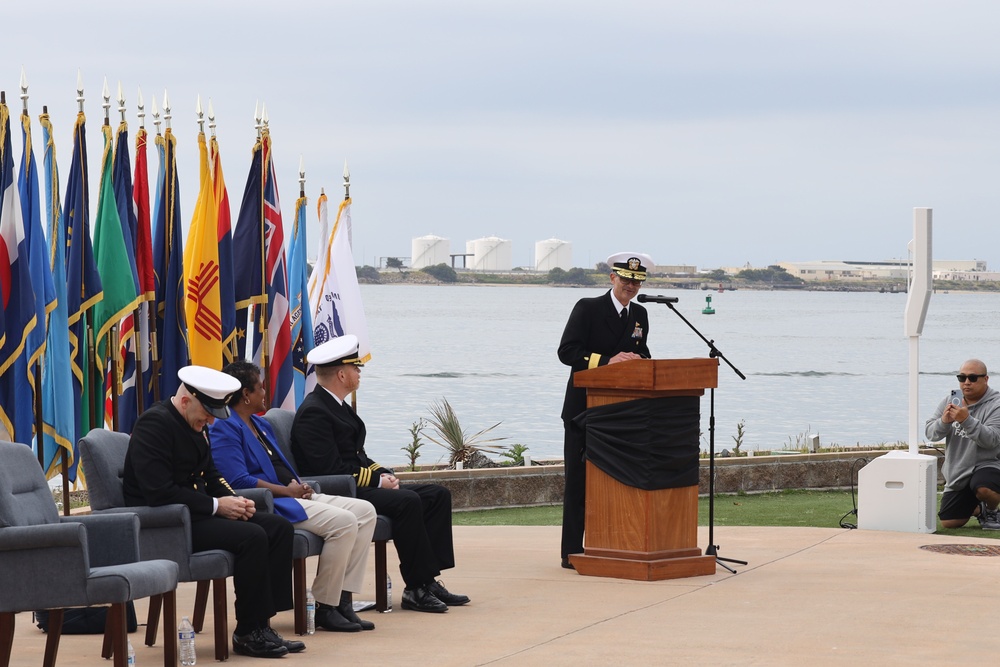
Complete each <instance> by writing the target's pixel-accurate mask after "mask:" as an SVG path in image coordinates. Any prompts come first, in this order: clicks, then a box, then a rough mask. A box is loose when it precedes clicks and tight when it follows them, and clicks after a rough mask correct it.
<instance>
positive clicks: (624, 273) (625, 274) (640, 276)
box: [614, 267, 646, 280]
mask: <svg viewBox="0 0 1000 667" xmlns="http://www.w3.org/2000/svg"><path fill="white" fill-rule="evenodd" d="M614 272H615V273H617V274H618V275H619V276H621V277H622V278H628V279H629V280H645V279H646V272H645V271H630V270H628V269H620V268H618V267H615V269H614Z"/></svg>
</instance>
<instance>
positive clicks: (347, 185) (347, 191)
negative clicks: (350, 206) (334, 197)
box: [344, 158, 351, 199]
mask: <svg viewBox="0 0 1000 667" xmlns="http://www.w3.org/2000/svg"><path fill="white" fill-rule="evenodd" d="M350 198H351V172H350V170H349V169H348V168H347V158H344V199H350Z"/></svg>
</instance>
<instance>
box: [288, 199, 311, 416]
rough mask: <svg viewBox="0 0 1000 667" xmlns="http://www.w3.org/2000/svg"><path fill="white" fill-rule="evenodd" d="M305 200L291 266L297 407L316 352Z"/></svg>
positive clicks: (298, 213)
mask: <svg viewBox="0 0 1000 667" xmlns="http://www.w3.org/2000/svg"><path fill="white" fill-rule="evenodd" d="M307 202H308V200H307V199H306V198H305V197H299V199H298V201H296V202H295V231H294V232H292V249H291V252H290V253H289V254H290V255H291V259H290V260H289V266H288V286H289V289H288V300H289V311H290V313H291V321H292V366H293V368H294V372H295V405H296V406H298V405H299V404H300V403H302V399H303V398H304V397H305V389H306V355H308V354H309V351H310V350H312V349H313V346H314V342H315V339H314V337H313V326H312V311H311V309H310V308H309V265H308V264H307V262H306V204H307Z"/></svg>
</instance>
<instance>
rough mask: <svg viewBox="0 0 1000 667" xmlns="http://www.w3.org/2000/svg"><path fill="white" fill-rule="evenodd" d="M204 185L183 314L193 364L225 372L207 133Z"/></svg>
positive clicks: (191, 232) (188, 247)
mask: <svg viewBox="0 0 1000 667" xmlns="http://www.w3.org/2000/svg"><path fill="white" fill-rule="evenodd" d="M198 153H199V158H200V160H199V162H200V164H201V184H200V187H199V189H198V201H197V202H196V203H195V207H194V216H193V217H192V218H191V226H190V228H189V229H188V237H187V242H186V243H185V244H184V283H185V287H186V289H185V300H184V311H185V313H186V314H187V322H188V341H189V344H190V349H191V363H192V364H196V365H198V366H207V367H208V368H214V369H215V370H222V315H221V313H222V306H221V302H220V295H219V244H218V219H219V208H218V204H217V202H216V199H215V187H214V184H213V182H212V173H211V171H210V169H209V166H208V146H207V145H206V143H205V133H204V132H201V133H199V134H198Z"/></svg>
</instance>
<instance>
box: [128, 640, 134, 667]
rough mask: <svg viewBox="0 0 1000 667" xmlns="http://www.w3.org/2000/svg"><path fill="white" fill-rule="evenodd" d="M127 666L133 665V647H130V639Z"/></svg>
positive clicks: (131, 666) (129, 641)
mask: <svg viewBox="0 0 1000 667" xmlns="http://www.w3.org/2000/svg"><path fill="white" fill-rule="evenodd" d="M128 667H135V649H134V648H132V640H131V639H129V640H128Z"/></svg>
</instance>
